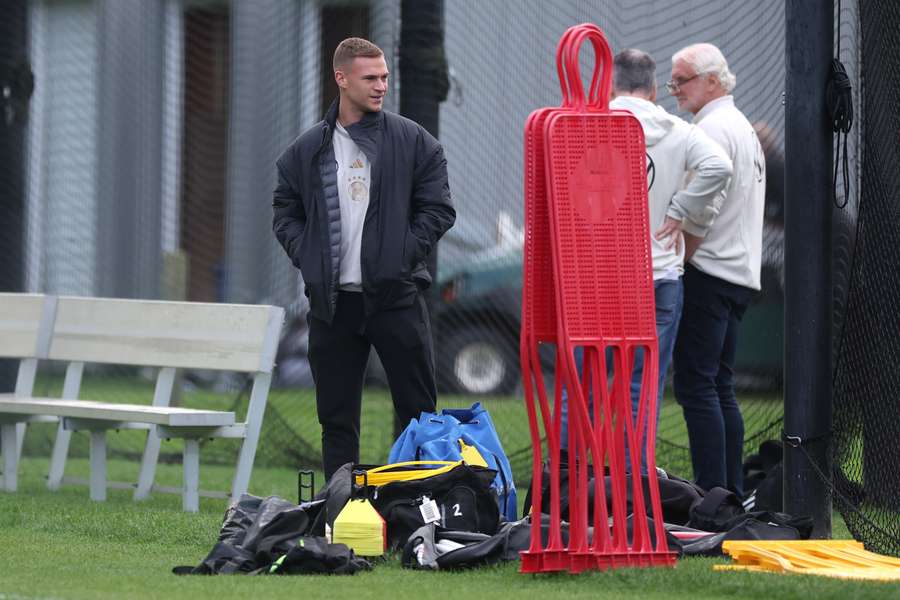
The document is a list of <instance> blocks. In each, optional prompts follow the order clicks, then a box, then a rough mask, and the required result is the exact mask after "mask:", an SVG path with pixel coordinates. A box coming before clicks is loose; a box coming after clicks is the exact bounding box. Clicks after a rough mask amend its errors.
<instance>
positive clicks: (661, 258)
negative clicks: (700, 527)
mask: <svg viewBox="0 0 900 600" xmlns="http://www.w3.org/2000/svg"><path fill="white" fill-rule="evenodd" d="M609 106H610V108H612V109H617V110H627V111H629V112H631V113H632V114H634V116H635V117H637V119H638V121H640V122H641V126H642V127H643V130H644V138H645V140H646V143H647V154H648V155H649V159H648V161H647V162H648V169H649V170H650V171H649V172H648V176H647V183H648V185H650V184H651V182H652V185H650V190H649V192H648V196H649V201H650V240H651V248H652V252H653V279H654V280H657V279H671V278H674V277H677V276H679V275H681V273H682V272H683V270H684V268H683V266H684V244H680V245H679V251H678V252H676V250H675V248H671V249H668V250H667V249H666V248H665V245H666V243H667V242H668V240H657V239H656V238H655V237H654V236H653V234H654V233H655V232H656V231H657V230H658V229H659V228H660V227H662V225H663V223H664V221H665V218H666V216H667V215H668V216H670V217H672V218H674V219H678V220H680V221H681V222H682V228H683V229H684V231H686V232H687V233H690V234H692V235H696V236H700V237H703V236H705V235H706V232H707V230H708V229H709V227H710V226H711V225H712V223H713V221H714V220H715V218H716V215H718V214H719V209H720V208H721V201H722V195H721V194H720V193H719V192H721V191H722V189H724V188H725V186H726V184H727V183H728V181H729V178H730V177H731V174H732V165H731V160H730V159H729V158H728V155H727V154H726V153H725V151H724V150H723V149H722V148H721V146H719V145H718V144H717V143H716V142H714V141H713V140H712V139H711V138H710V137H709V136H708V135H706V134H705V133H704V132H703V131H702V130H701V129H700V128H699V127H697V126H696V125H691V124H690V123H687V122H685V121H683V120H682V119H680V118H678V117H676V116H675V115H672V114H669V113H668V112H666V111H665V109H663V108H662V107H661V106H657V105H655V104H653V103H652V102H650V101H648V100H644V99H642V98H637V97H634V96H618V97H617V98H615V99H614V100H613V101H612V102H610V105H609ZM651 161H652V163H651Z"/></svg>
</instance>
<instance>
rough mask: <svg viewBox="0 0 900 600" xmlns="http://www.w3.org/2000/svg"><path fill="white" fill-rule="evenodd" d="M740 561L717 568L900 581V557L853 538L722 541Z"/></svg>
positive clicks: (724, 547)
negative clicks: (873, 549)
mask: <svg viewBox="0 0 900 600" xmlns="http://www.w3.org/2000/svg"><path fill="white" fill-rule="evenodd" d="M722 550H723V551H724V552H725V553H726V554H729V555H730V556H731V558H732V559H733V560H734V561H735V563H736V564H731V565H715V566H714V567H713V568H714V569H715V570H717V571H752V572H759V571H768V572H772V573H800V574H805V575H821V576H824V577H837V578H840V579H871V580H878V581H900V559H897V558H893V557H890V556H884V555H882V554H876V553H874V552H869V551H868V550H866V549H865V548H863V545H862V544H860V543H859V542H856V541H853V540H796V541H737V540H729V541H727V542H724V543H723V544H722Z"/></svg>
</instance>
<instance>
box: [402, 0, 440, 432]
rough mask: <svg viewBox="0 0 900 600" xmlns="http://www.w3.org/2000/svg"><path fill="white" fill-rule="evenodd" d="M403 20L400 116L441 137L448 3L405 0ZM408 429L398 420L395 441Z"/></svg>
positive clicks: (433, 259) (432, 264) (432, 261)
mask: <svg viewBox="0 0 900 600" xmlns="http://www.w3.org/2000/svg"><path fill="white" fill-rule="evenodd" d="M400 21H401V24H400V49H399V69H398V70H399V71H400V114H402V115H404V116H405V117H408V118H410V119H412V120H413V121H415V122H416V123H418V124H419V125H421V126H422V127H424V128H425V130H426V131H428V133H430V134H431V135H433V136H434V137H438V124H439V122H440V107H441V102H443V101H444V100H445V99H446V98H447V91H448V89H449V86H450V83H449V82H450V79H449V76H448V73H447V58H446V55H445V54H444V0H403V1H402V2H401V4H400ZM437 254H438V249H437V247H435V248H434V249H433V250H432V251H431V254H430V255H429V257H428V261H427V264H428V272H429V273H431V278H432V280H433V281H435V282H436V281H437ZM437 293H438V292H437V285H433V286H432V287H431V292H430V293H429V294H428V298H427V299H428V308H429V311H430V309H431V307H432V306H433V303H434V299H435V297H436V294H437ZM405 426H406V423H399V421H398V419H396V418H395V419H394V433H395V436H394V437H395V438H396V437H397V436H398V435H399V434H400V432H401V431H402V428H403V427H405Z"/></svg>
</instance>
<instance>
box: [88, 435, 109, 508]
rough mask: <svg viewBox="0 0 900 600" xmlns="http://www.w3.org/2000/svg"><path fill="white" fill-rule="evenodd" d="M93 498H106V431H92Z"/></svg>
mask: <svg viewBox="0 0 900 600" xmlns="http://www.w3.org/2000/svg"><path fill="white" fill-rule="evenodd" d="M91 500H96V501H98V502H103V501H104V500H106V431H104V430H102V429H101V430H99V431H91Z"/></svg>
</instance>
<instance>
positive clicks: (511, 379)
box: [432, 231, 784, 394]
mask: <svg viewBox="0 0 900 600" xmlns="http://www.w3.org/2000/svg"><path fill="white" fill-rule="evenodd" d="M773 235H775V236H776V237H778V236H777V232H773V231H768V232H767V238H771V236H773ZM770 241H772V240H771V239H767V242H770ZM774 241H775V242H778V241H780V238H779V239H778V240H774ZM775 246H777V248H776V247H775ZM770 248H773V249H772V250H770V251H767V253H766V256H765V257H764V260H763V271H762V279H763V291H762V292H761V293H760V294H758V295H757V296H756V298H754V300H753V302H752V304H751V306H750V307H749V308H748V309H747V312H746V314H745V315H744V319H743V321H742V323H741V331H740V334H739V338H738V339H739V345H738V354H737V358H736V361H735V370H736V377H737V380H738V385H739V386H740V387H753V388H771V387H773V386H775V385H778V384H779V383H780V381H781V371H782V356H783V346H784V343H783V340H784V335H783V329H784V317H783V308H784V300H783V298H784V295H783V291H782V289H783V276H782V261H781V251H780V245H779V244H775V243H772V244H770ZM438 285H439V289H440V299H439V300H438V302H437V303H436V304H435V306H434V308H433V312H432V320H433V322H434V329H435V354H436V363H437V373H438V382H439V385H441V387H442V388H443V389H445V390H446V391H453V392H458V393H466V394H507V393H510V392H512V391H513V390H514V389H515V388H516V386H517V385H518V384H519V382H520V379H521V376H520V367H519V331H520V322H521V310H522V308H521V307H522V252H521V248H516V249H511V250H508V251H506V252H504V253H500V254H497V253H494V254H492V255H489V256H487V257H484V258H477V259H475V260H473V261H472V262H470V263H468V264H466V265H463V266H460V267H459V268H457V269H455V270H448V272H447V275H446V276H444V277H441V278H440V279H439V280H438ZM551 352H552V351H551ZM542 359H543V361H542V362H543V363H544V368H545V371H548V372H549V371H552V367H553V364H552V356H549V355H547V356H545V355H543V354H542Z"/></svg>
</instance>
